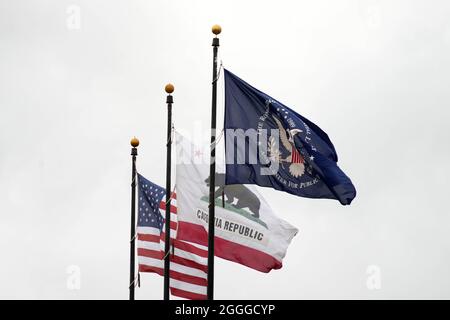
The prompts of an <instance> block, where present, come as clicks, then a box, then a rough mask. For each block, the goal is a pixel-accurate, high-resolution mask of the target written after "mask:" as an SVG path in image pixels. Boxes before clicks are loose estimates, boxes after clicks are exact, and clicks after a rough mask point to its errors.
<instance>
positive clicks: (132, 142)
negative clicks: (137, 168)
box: [130, 137, 139, 148]
mask: <svg viewBox="0 0 450 320" xmlns="http://www.w3.org/2000/svg"><path fill="white" fill-rule="evenodd" d="M130 144H131V146H132V147H133V148H136V147H137V146H139V140H138V138H136V137H134V138H133V139H131V141H130Z"/></svg>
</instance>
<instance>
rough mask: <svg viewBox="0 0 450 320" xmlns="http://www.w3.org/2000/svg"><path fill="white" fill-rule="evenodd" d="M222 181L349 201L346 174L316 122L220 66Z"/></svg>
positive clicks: (352, 192) (351, 194) (350, 189)
mask: <svg viewBox="0 0 450 320" xmlns="http://www.w3.org/2000/svg"><path fill="white" fill-rule="evenodd" d="M224 129H225V154H226V178H225V182H226V184H257V185H259V186H263V187H271V188H274V189H277V190H281V191H285V192H288V193H291V194H294V195H298V196H301V197H307V198H328V199H336V200H339V202H340V203H341V204H343V205H347V204H350V202H351V201H352V200H353V198H355V196H356V190H355V187H354V186H353V184H352V182H351V180H350V179H349V178H348V177H347V176H346V175H345V173H344V172H342V170H341V169H340V168H339V167H338V166H337V160H338V157H337V153H336V150H335V149H334V146H333V144H332V143H331V140H330V138H328V135H327V134H326V133H325V132H324V131H322V130H321V129H320V128H319V127H318V126H317V125H315V124H314V123H312V122H311V121H309V120H308V119H306V118H305V117H303V116H301V115H299V114H298V113H296V112H295V111H293V110H292V109H290V108H288V107H286V106H285V105H283V104H282V103H280V102H278V101H277V100H275V99H273V98H271V97H270V96H268V95H267V94H265V93H263V92H261V91H259V90H257V89H255V88H253V87H252V86H250V85H249V84H248V83H246V82H245V81H243V80H242V79H240V78H238V77H237V76H236V75H234V74H233V73H231V72H230V71H228V70H225V124H224Z"/></svg>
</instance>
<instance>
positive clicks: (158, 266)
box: [137, 194, 208, 300]
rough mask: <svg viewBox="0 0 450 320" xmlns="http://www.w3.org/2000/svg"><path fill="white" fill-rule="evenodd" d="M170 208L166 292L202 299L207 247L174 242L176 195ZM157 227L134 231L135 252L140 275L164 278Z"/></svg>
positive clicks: (161, 242)
mask: <svg viewBox="0 0 450 320" xmlns="http://www.w3.org/2000/svg"><path fill="white" fill-rule="evenodd" d="M172 197H173V198H172V200H171V206H170V212H171V215H170V229H171V232H170V236H171V237H170V238H171V242H172V246H173V247H174V249H173V251H172V250H171V252H170V292H171V293H172V295H174V296H178V297H182V298H186V299H196V300H204V299H206V288H207V273H206V272H207V256H208V248H207V247H205V246H202V245H199V244H196V243H191V242H186V241H181V240H176V239H175V238H176V230H177V208H176V194H173V195H172ZM165 206H166V203H165V201H161V203H160V207H159V209H160V212H161V214H162V215H163V216H165ZM162 230H163V232H160V230H159V229H158V228H151V227H138V228H137V252H138V261H139V271H140V272H155V273H157V274H159V275H161V276H163V275H164V260H163V258H164V246H165V233H164V230H165V225H163V229H162Z"/></svg>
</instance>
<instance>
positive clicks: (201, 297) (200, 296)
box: [170, 288, 207, 300]
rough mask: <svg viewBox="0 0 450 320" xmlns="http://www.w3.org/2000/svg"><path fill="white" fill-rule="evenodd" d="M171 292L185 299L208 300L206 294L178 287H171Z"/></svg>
mask: <svg viewBox="0 0 450 320" xmlns="http://www.w3.org/2000/svg"><path fill="white" fill-rule="evenodd" d="M170 292H171V293H172V294H173V295H174V296H177V297H181V298H185V299H190V300H206V298H207V296H206V295H203V294H198V293H193V292H188V291H184V290H181V289H177V288H170Z"/></svg>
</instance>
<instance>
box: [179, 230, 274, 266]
mask: <svg viewBox="0 0 450 320" xmlns="http://www.w3.org/2000/svg"><path fill="white" fill-rule="evenodd" d="M178 223H179V229H178V239H180V240H187V241H191V242H194V241H195V242H196V243H198V244H200V245H207V243H208V234H207V232H206V230H205V229H204V228H203V227H202V226H199V225H196V224H193V223H189V222H184V221H180V222H178ZM214 255H215V256H217V257H220V258H223V259H226V260H230V261H234V262H237V263H239V264H242V265H245V266H248V267H250V268H252V269H255V270H258V271H261V272H266V273H267V272H270V270H272V269H280V268H281V267H282V263H281V261H279V260H277V259H275V258H274V257H272V256H271V255H269V254H267V253H265V252H262V251H259V250H256V249H253V248H249V247H246V246H244V245H241V244H238V243H235V242H231V241H228V240H225V239H222V238H219V237H215V238H214Z"/></svg>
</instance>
